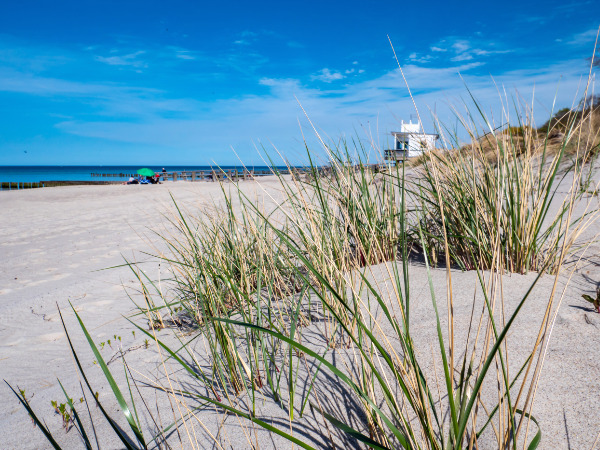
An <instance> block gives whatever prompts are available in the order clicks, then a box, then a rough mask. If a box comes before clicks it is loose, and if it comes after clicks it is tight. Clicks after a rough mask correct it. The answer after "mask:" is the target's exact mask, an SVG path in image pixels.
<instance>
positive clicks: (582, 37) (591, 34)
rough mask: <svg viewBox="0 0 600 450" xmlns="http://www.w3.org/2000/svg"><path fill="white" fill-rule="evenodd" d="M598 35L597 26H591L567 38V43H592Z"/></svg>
mask: <svg viewBox="0 0 600 450" xmlns="http://www.w3.org/2000/svg"><path fill="white" fill-rule="evenodd" d="M597 35H598V28H591V29H589V30H587V31H583V32H581V33H577V34H575V35H574V36H572V37H571V38H570V39H569V40H567V44H570V45H585V44H592V43H593V42H594V41H595V40H596V36H597Z"/></svg>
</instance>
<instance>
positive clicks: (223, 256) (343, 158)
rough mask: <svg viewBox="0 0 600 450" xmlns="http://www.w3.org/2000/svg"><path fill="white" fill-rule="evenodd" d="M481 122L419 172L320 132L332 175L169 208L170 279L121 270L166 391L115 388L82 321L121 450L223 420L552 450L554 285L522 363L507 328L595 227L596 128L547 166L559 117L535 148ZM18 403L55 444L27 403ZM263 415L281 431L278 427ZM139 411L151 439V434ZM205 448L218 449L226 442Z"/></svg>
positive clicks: (155, 384) (164, 245) (334, 433)
mask: <svg viewBox="0 0 600 450" xmlns="http://www.w3.org/2000/svg"><path fill="white" fill-rule="evenodd" d="M470 108H471V111H472V113H469V114H467V115H466V116H464V117H462V116H459V122H460V123H461V124H462V127H463V129H464V132H465V133H466V135H467V136H468V137H469V140H470V142H469V144H468V145H467V146H465V145H462V144H461V142H459V139H458V137H457V136H456V135H452V134H451V133H448V132H447V130H446V129H445V128H444V127H443V126H442V125H441V124H438V128H439V130H440V134H441V135H442V138H443V142H444V145H445V147H446V148H445V150H442V149H439V150H438V151H435V152H431V153H429V154H427V155H425V156H424V157H422V158H421V161H420V163H421V164H420V165H417V166H414V167H412V168H411V167H407V166H405V165H399V166H391V165H387V166H382V165H380V164H377V165H376V166H374V165H373V164H372V163H373V162H376V163H380V161H379V160H378V159H377V157H376V159H375V161H373V160H372V159H371V158H372V157H371V155H372V154H375V155H380V154H381V152H378V150H379V149H377V148H376V147H374V146H373V145H372V144H371V146H366V147H365V146H364V145H363V144H362V143H361V141H360V140H358V139H357V140H356V141H353V142H343V141H342V142H339V143H327V142H325V140H323V139H321V137H320V136H319V134H318V133H317V132H316V130H315V133H316V135H317V137H318V138H319V140H320V142H321V144H322V149H320V150H321V151H320V153H324V154H325V155H326V166H327V170H323V168H322V165H321V164H316V163H315V162H314V161H315V160H314V158H315V157H316V156H315V154H316V152H312V151H308V153H307V158H308V163H307V167H306V170H305V173H298V172H295V171H293V170H292V171H291V174H290V175H283V174H281V172H280V171H277V170H274V176H276V177H277V180H278V181H279V183H278V193H277V194H273V193H272V192H269V191H260V190H259V193H260V195H259V194H255V193H253V194H248V192H247V191H244V190H243V189H241V188H240V187H239V186H237V185H235V184H233V183H225V182H223V183H222V199H221V202H220V203H215V205H214V206H213V207H212V208H211V209H209V210H204V211H202V212H201V213H194V212H191V211H184V210H183V209H182V208H180V206H179V205H178V204H177V202H175V201H174V203H173V210H172V213H171V214H170V215H167V219H168V223H169V230H170V231H169V232H168V233H167V232H165V233H163V234H160V235H158V239H159V240H160V241H161V245H160V246H157V248H159V249H161V250H157V251H156V253H155V254H154V255H153V256H154V258H155V260H156V262H157V263H160V265H161V268H162V269H163V271H164V272H162V273H161V275H160V277H159V279H154V278H152V277H151V276H150V275H148V273H149V271H143V270H142V269H141V264H140V263H136V262H131V261H126V265H127V266H128V267H130V268H131V270H132V272H133V273H134V274H135V276H136V277H137V280H138V282H139V289H138V290H137V293H135V292H134V293H130V294H129V295H130V298H131V299H132V300H133V301H134V302H135V304H136V305H137V308H138V312H137V314H136V315H134V316H132V317H131V318H130V321H131V324H132V326H133V327H134V329H135V332H137V333H139V334H140V335H141V336H142V337H144V339H145V340H144V343H145V345H146V347H148V346H149V345H150V344H151V343H154V344H155V345H156V348H157V350H158V351H160V353H161V354H162V355H163V359H162V361H161V364H162V365H163V366H164V371H165V373H164V375H165V377H164V378H163V379H157V380H154V381H152V382H147V380H145V381H144V382H143V383H142V382H140V380H139V378H137V377H134V376H133V375H132V371H131V370H130V369H129V366H128V365H127V363H126V362H125V358H124V357H123V371H124V373H125V382H126V384H125V383H121V386H119V384H118V383H117V381H116V379H115V375H114V374H113V373H112V372H111V370H110V369H109V368H108V365H107V364H106V363H105V361H104V359H103V357H102V355H101V352H100V350H99V349H98V347H97V346H96V344H95V343H94V342H93V340H92V338H91V336H90V334H89V332H88V330H87V328H86V326H85V324H84V322H83V320H82V319H81V317H80V316H79V314H78V312H77V311H76V310H75V308H72V312H73V314H74V316H75V318H76V320H77V322H78V324H79V327H80V329H81V331H82V333H83V335H84V336H85V338H86V341H87V343H88V345H89V348H90V349H91V350H92V353H93V355H94V358H95V361H96V362H97V366H98V367H99V368H100V370H101V371H102V373H103V375H104V377H105V379H106V381H107V383H108V385H109V386H110V392H112V394H113V397H114V399H111V400H110V401H111V402H116V404H117V405H118V408H119V411H120V414H121V417H120V421H121V422H120V423H124V424H125V426H124V427H121V426H119V425H117V421H116V419H115V418H113V417H112V415H111V414H109V412H108V408H107V407H106V406H105V405H106V404H108V402H109V400H108V399H106V400H104V399H103V401H102V402H100V400H99V399H98V396H97V395H96V396H95V397H94V400H93V402H94V403H95V404H96V406H97V407H98V409H99V410H100V411H101V414H102V416H103V417H104V419H105V420H106V421H107V422H108V424H109V426H110V427H111V429H112V432H113V433H114V435H115V436H116V437H117V438H118V439H119V440H120V441H121V442H122V444H123V446H124V447H125V448H147V447H148V446H152V445H159V443H164V442H166V441H167V440H168V438H167V436H168V435H169V433H171V432H172V433H173V434H172V435H171V436H170V439H179V440H181V445H184V443H185V442H186V440H189V443H190V444H192V445H197V444H198V438H197V436H196V431H198V432H201V431H202V430H206V425H205V424H204V423H203V421H202V419H201V418H200V417H199V416H200V415H201V413H202V411H203V410H215V409H216V410H218V411H221V412H223V413H224V414H227V415H233V416H235V417H236V418H238V419H240V420H243V421H247V422H248V423H250V424H251V426H250V427H248V428H247V429H246V428H245V429H244V430H245V432H247V433H248V434H247V439H248V441H249V446H253V447H255V440H253V438H252V433H257V431H256V430H263V431H264V432H269V433H272V434H273V435H274V436H275V437H277V438H280V439H284V440H287V441H288V442H290V443H292V444H294V445H297V446H299V447H301V448H306V449H311V448H316V447H333V446H336V445H339V444H341V443H342V444H343V443H346V444H349V445H350V444H351V445H354V446H358V447H360V446H365V447H369V448H378V449H392V448H407V449H408V448H427V449H459V448H461V449H462V448H480V447H487V448H490V447H497V448H502V449H516V448H517V447H518V448H525V447H527V448H529V449H535V448H536V447H538V446H539V444H540V442H541V439H542V426H543V424H542V423H540V422H538V420H537V418H536V417H535V416H534V414H533V410H532V405H533V402H534V399H535V394H536V390H537V388H538V381H539V377H540V373H541V368H542V365H543V362H544V356H545V349H546V346H547V344H548V339H549V337H550V333H549V332H548V330H549V329H550V328H551V326H552V323H553V320H554V317H555V316H554V315H553V312H554V311H555V307H556V299H555V289H553V290H552V291H551V292H550V293H549V294H548V297H547V298H545V299H544V302H543V308H542V310H540V321H539V322H538V323H537V324H536V325H535V326H536V327H537V333H536V336H535V338H534V339H533V340H532V341H527V343H526V344H527V345H529V346H530V347H529V350H528V351H527V352H526V355H525V356H524V357H522V358H520V359H518V360H515V359H514V358H512V357H511V358H509V350H510V349H511V345H512V344H511V343H512V342H514V341H518V343H519V345H524V344H523V342H521V337H520V336H519V335H518V334H516V335H515V334H513V331H514V329H515V323H516V322H517V318H518V316H519V314H520V312H521V311H522V310H523V308H524V306H525V305H526V303H528V302H530V301H531V296H532V292H533V290H534V288H535V286H536V284H537V283H538V281H539V280H540V279H541V277H543V276H552V277H554V283H555V285H556V283H558V279H559V278H558V277H559V275H560V273H561V268H562V267H563V265H564V264H565V261H566V258H567V256H569V255H570V254H572V252H573V251H575V250H577V249H578V248H579V246H580V245H582V243H581V242H580V241H579V238H580V236H581V234H582V232H583V231H584V230H585V229H586V227H588V226H589V225H590V224H591V223H593V221H594V220H595V217H596V214H597V212H594V211H586V212H584V213H583V214H580V215H578V216H575V215H574V208H575V205H577V204H578V203H579V202H581V201H582V193H581V190H580V189H579V183H580V182H581V177H582V176H583V175H582V174H583V173H584V170H583V169H582V168H583V166H584V164H583V161H584V159H581V157H582V156H584V155H585V153H586V152H590V151H592V150H593V151H595V150H594V148H595V147H594V146H593V145H591V146H590V145H588V144H589V141H588V140H585V139H581V133H584V132H585V133H587V132H588V128H586V126H587V125H586V123H587V122H586V120H587V119H585V117H588V118H589V117H592V115H591V114H588V115H587V116H586V115H585V114H583V115H580V116H577V117H578V119H577V120H574V119H572V120H570V121H569V119H568V118H567V121H566V124H567V126H566V127H565V128H564V129H563V136H562V138H561V141H560V144H559V145H558V147H557V148H556V149H555V151H552V152H551V151H549V150H548V145H549V141H550V137H549V136H550V132H551V130H552V129H554V128H557V127H559V126H562V124H563V119H564V118H565V117H564V116H560V119H557V120H556V121H555V122H551V121H549V123H548V130H547V133H546V137H545V138H542V139H541V141H540V138H539V135H538V134H537V131H536V130H537V129H536V128H535V127H534V126H533V124H532V123H531V121H529V122H524V123H519V124H516V125H515V126H516V127H517V128H514V127H510V128H508V129H507V131H506V132H497V131H496V129H497V126H496V125H495V124H494V123H493V122H492V121H491V120H489V119H488V118H487V117H486V116H485V114H483V113H482V111H483V110H484V108H483V107H482V106H481V105H480V104H478V103H477V101H476V100H475V99H473V103H472V105H471V106H470ZM507 110H508V108H507V107H504V108H503V111H507ZM586 111H589V109H588V110H586ZM477 114H479V116H478V117H479V119H478V120H477V122H476V121H475V119H474V117H477ZM515 115H516V116H517V117H522V116H523V115H522V114H520V111H517V112H516V114H515ZM552 117H555V115H554V114H553V115H552ZM434 119H435V118H434ZM506 121H508V117H503V122H506ZM588 125H589V124H588ZM482 129H483V130H485V132H481V131H478V130H482ZM573 148H575V150H574V152H573ZM567 151H569V152H571V153H569V154H571V155H574V158H573V160H572V163H569V161H568V158H567ZM273 166H274V164H273ZM307 175H308V176H307ZM559 187H560V189H562V190H564V191H566V192H567V194H566V195H565V196H564V197H561V196H559V195H558V189H559ZM259 188H260V186H259ZM265 199H268V200H269V202H267V201H265ZM434 266H441V267H442V268H441V269H435V268H434ZM415 267H417V268H419V270H422V271H423V273H424V275H425V279H426V286H427V290H428V294H427V297H428V298H427V302H428V305H429V306H428V308H429V309H428V311H429V314H430V320H429V322H428V330H429V331H430V332H431V334H430V336H431V337H432V339H429V341H428V342H427V343H426V345H424V343H423V338H422V336H421V333H423V332H424V330H423V325H422V324H421V326H420V327H417V326H415V324H414V314H415V309H416V308H415V302H416V298H415V297H416V295H417V294H416V293H415V290H414V289H411V277H412V275H411V274H412V273H413V271H414V270H416V269H415ZM456 267H458V268H459V269H462V270H471V271H472V274H473V280H475V287H474V289H473V304H472V308H470V309H469V311H466V312H465V311H457V310H456V309H455V307H454V306H455V305H454V300H453V295H454V289H455V287H454V285H453V282H452V273H453V270H454V268H456ZM440 271H441V273H442V274H443V275H444V276H443V277H439V276H438V274H439V273H440ZM528 271H534V272H536V274H535V277H534V278H533V279H532V283H531V285H530V286H529V287H528V288H527V290H526V291H525V292H524V294H523V295H522V296H520V297H519V298H517V299H516V300H514V301H513V300H509V299H507V298H506V297H505V295H504V290H503V289H502V285H503V283H504V274H505V273H511V272H516V273H526V272H528ZM440 279H443V280H444V282H443V283H444V288H445V293H446V294H445V296H444V295H440V294H439V289H437V288H438V286H437V285H436V283H439V280H440ZM422 297H423V296H422V295H421V302H422ZM140 299H141V301H140ZM442 305H445V306H442ZM498 311H501V313H498ZM61 319H62V314H61ZM140 319H142V320H141V321H140ZM63 327H64V329H65V333H66V336H67V341H68V344H69V346H70V350H71V352H72V354H73V356H74V360H75V362H76V365H77V367H78V370H79V373H80V375H81V377H82V379H83V382H84V384H85V388H84V386H83V385H82V386H81V389H82V392H83V394H84V398H85V399H87V397H85V392H86V391H87V392H89V393H93V392H94V391H93V387H92V386H91V383H90V382H89V379H88V377H87V376H86V370H85V369H84V367H83V365H82V363H81V359H80V356H79V355H78V353H79V352H81V350H80V349H77V350H76V349H75V347H74V346H73V342H72V340H71V337H70V334H69V332H68V331H67V327H66V325H65V323H64V321H63ZM459 327H460V329H459ZM160 329H162V330H164V331H163V333H162V334H161V336H160V337H159V336H158V334H159V333H158V331H159V330H160ZM171 332H172V333H171ZM134 337H135V334H134ZM113 338H114V341H115V342H116V340H119V341H120V337H118V336H117V335H115V336H113ZM198 342H200V343H201V344H198V345H195V343H198ZM107 343H108V344H109V346H110V345H111V341H110V340H107ZM101 348H102V345H100V349H101ZM430 355H431V356H430ZM511 356H512V355H511ZM175 373H176V374H177V376H176V377H172V375H173V374H175ZM165 380H166V381H165ZM143 384H147V385H146V386H143ZM125 385H126V387H127V390H125V389H124V386H125ZM11 389H12V388H11ZM143 389H154V390H155V391H156V393H157V395H158V394H159V393H161V394H162V395H164V396H166V398H168V404H169V405H170V406H169V408H170V410H169V411H168V412H169V414H170V415H171V416H173V420H172V422H170V423H166V424H165V423H163V422H162V421H161V420H160V419H159V418H155V416H156V415H157V413H156V411H153V410H152V408H150V407H149V406H148V404H147V403H146V402H144V401H143V395H142V394H140V392H141V390H143ZM13 392H15V391H14V390H13ZM127 394H128V395H127ZM15 395H16V396H17V397H18V398H19V401H20V402H21V404H22V405H23V406H24V408H25V409H26V410H27V411H28V412H29V413H30V414H31V415H32V417H33V418H34V421H35V422H36V423H37V424H38V425H39V426H40V429H41V430H42V432H43V433H44V434H45V436H46V437H47V439H48V440H49V442H50V443H51V444H52V445H54V446H55V447H56V448H59V447H58V444H56V441H55V440H54V438H53V437H52V435H51V434H50V432H49V430H48V429H47V428H46V427H44V426H43V425H42V422H41V421H40V420H39V419H38V418H37V417H36V416H35V414H34V413H33V411H32V409H31V407H30V405H29V403H28V401H27V399H26V398H25V396H24V394H22V395H19V394H17V393H16V392H15ZM92 395H93V394H92ZM65 396H66V393H65ZM66 397H67V402H66V404H63V405H65V406H64V410H65V412H67V413H68V417H69V421H70V422H71V423H73V425H74V426H76V428H77V430H78V431H79V433H80V435H81V438H82V442H83V443H84V444H85V445H86V447H88V448H90V447H89V444H90V440H91V439H90V437H89V436H91V435H92V434H91V433H89V431H86V428H85V427H84V426H83V424H82V423H81V422H80V421H79V419H78V415H77V413H76V410H75V409H74V405H73V402H72V401H70V399H69V397H68V396H66ZM126 397H127V398H126ZM67 404H68V408H69V409H67V406H66V405H67ZM85 404H86V406H88V402H87V400H86V401H85ZM111 404H112V403H111ZM265 404H268V405H270V406H272V407H273V408H274V409H271V410H269V411H271V412H272V411H273V410H277V411H279V412H280V413H281V414H283V416H284V417H282V418H281V419H282V420H279V421H277V420H274V419H272V418H271V417H270V416H269V415H268V414H267V413H265ZM141 410H143V411H144V412H145V414H146V415H147V417H150V418H151V419H150V421H151V423H152V424H153V425H155V426H153V427H151V428H153V430H152V433H150V431H148V427H146V428H145V427H144V424H143V423H142V421H141V420H140V416H141V414H140V411H141ZM59 411H60V408H59ZM71 412H72V416H73V417H74V419H75V421H74V422H73V420H72V419H71ZM160 416H161V417H162V416H164V414H163V413H161V414H160ZM63 419H64V416H63ZM158 424H160V426H159V425H158ZM315 424H320V425H318V426H317V425H315ZM303 426H305V428H304V429H303V428H302V427H303ZM125 430H127V431H125ZM301 430H302V432H301ZM316 430H321V433H322V434H319V435H316ZM94 435H95V434H94ZM206 435H207V436H210V439H213V440H214V444H215V445H216V446H217V447H220V446H221V443H220V440H219V439H221V437H220V435H218V434H216V433H213V432H210V431H208V432H207V433H206Z"/></svg>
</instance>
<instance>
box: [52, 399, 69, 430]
mask: <svg viewBox="0 0 600 450" xmlns="http://www.w3.org/2000/svg"><path fill="white" fill-rule="evenodd" d="M68 401H69V403H73V399H68ZM50 403H51V404H52V407H53V408H54V412H55V413H56V414H58V415H59V416H60V417H61V418H62V421H63V423H62V426H63V428H64V429H65V431H67V432H68V431H69V430H70V429H71V424H72V421H73V415H72V414H73V411H72V410H70V409H69V407H68V404H67V403H58V402H57V401H56V400H52V401H51V402H50Z"/></svg>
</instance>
